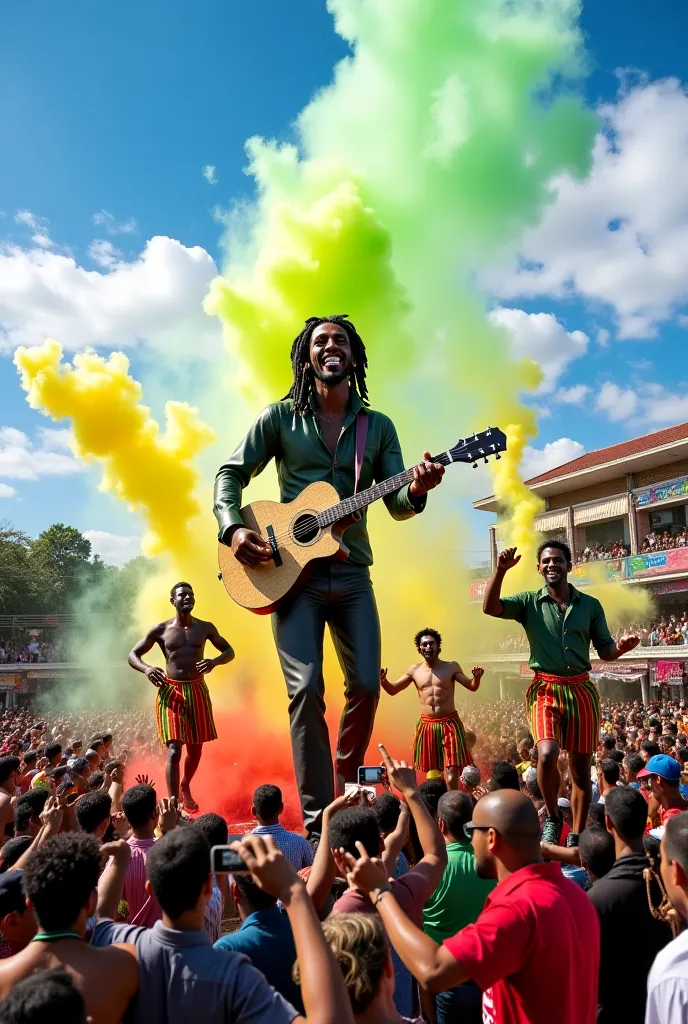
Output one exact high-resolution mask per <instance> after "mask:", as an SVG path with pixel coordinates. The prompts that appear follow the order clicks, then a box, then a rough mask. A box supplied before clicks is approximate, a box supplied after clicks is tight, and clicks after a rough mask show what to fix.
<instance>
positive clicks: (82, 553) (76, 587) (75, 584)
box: [29, 523, 102, 611]
mask: <svg viewBox="0 0 688 1024" xmlns="http://www.w3.org/2000/svg"><path fill="white" fill-rule="evenodd" d="M90 558H91V542H90V540H88V539H87V538H86V537H84V535H83V534H82V533H81V532H80V531H79V530H77V529H76V527H74V526H65V525H64V523H54V524H53V526H50V527H48V529H47V530H44V531H43V533H41V534H39V536H38V537H37V538H36V539H35V540H34V541H32V542H31V545H30V559H29V561H30V566H31V570H32V573H33V577H34V579H35V581H36V583H37V586H38V588H39V594H40V605H41V608H42V609H43V610H46V611H49V610H52V611H58V610H59V609H63V610H64V609H65V605H67V604H69V603H71V602H72V601H73V600H74V599H75V598H77V597H78V596H79V594H81V593H82V592H83V590H84V588H85V587H86V586H87V585H88V583H89V581H90V579H91V577H92V575H93V574H94V566H93V564H92V563H91V561H90ZM100 565H101V566H102V563H100ZM99 571H100V567H99V566H98V565H96V566H95V572H99Z"/></svg>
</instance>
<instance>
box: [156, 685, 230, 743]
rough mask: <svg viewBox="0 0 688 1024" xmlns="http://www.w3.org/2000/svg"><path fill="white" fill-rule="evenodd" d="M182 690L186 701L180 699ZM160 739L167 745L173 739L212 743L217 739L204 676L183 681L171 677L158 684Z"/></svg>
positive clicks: (157, 704)
mask: <svg viewBox="0 0 688 1024" xmlns="http://www.w3.org/2000/svg"><path fill="white" fill-rule="evenodd" d="M179 694H181V696H182V697H183V698H184V703H183V704H180V703H179ZM155 722H156V725H157V728H158V739H159V740H160V742H161V743H162V744H163V745H166V744H168V743H169V742H170V740H179V741H180V742H181V743H208V742H209V741H210V740H216V739H217V730H216V729H215V722H214V720H213V705H212V704H211V702H210V694H209V693H208V687H207V686H206V683H205V680H204V679H203V677H202V676H199V677H198V679H189V680H184V681H181V680H179V679H168V680H167V682H166V683H163V684H162V686H159V687H158V699H157V700H156V702H155Z"/></svg>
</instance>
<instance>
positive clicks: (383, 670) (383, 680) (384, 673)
mask: <svg viewBox="0 0 688 1024" xmlns="http://www.w3.org/2000/svg"><path fill="white" fill-rule="evenodd" d="M386 682H387V669H386V668H381V669H380V683H381V684H382V683H386Z"/></svg>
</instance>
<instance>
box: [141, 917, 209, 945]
mask: <svg viewBox="0 0 688 1024" xmlns="http://www.w3.org/2000/svg"><path fill="white" fill-rule="evenodd" d="M151 931H152V932H153V933H154V935H155V937H156V939H158V941H159V942H162V943H164V944H165V945H166V946H177V947H179V948H187V947H189V946H211V945H212V942H211V940H210V936H209V935H208V933H207V932H206V931H200V932H196V931H188V932H181V931H177V929H176V928H165V926H164V925H163V923H162V921H156V922H155V924H154V925H153V928H152V929H151Z"/></svg>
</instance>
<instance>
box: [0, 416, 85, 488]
mask: <svg viewBox="0 0 688 1024" xmlns="http://www.w3.org/2000/svg"><path fill="white" fill-rule="evenodd" d="M62 433H63V431H60V430H44V431H43V432H42V433H39V437H40V442H39V444H38V445H36V444H34V443H32V441H31V440H30V438H29V437H27V435H26V434H25V433H23V431H21V430H17V429H16V427H0V477H7V478H9V479H10V480H38V479H39V478H40V477H42V476H70V475H72V474H74V473H83V472H85V469H86V467H85V466H84V464H83V463H82V462H79V461H78V460H77V459H75V458H74V456H73V455H71V454H69V455H68V454H66V453H65V452H63V451H60V450H59V449H60V448H64V447H65V445H64V440H63V438H61V437H60V438H58V437H57V436H56V435H58V434H62ZM64 433H68V431H64Z"/></svg>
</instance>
